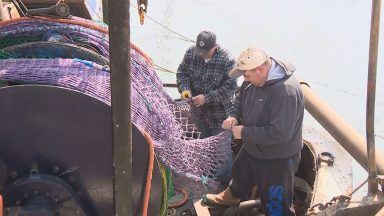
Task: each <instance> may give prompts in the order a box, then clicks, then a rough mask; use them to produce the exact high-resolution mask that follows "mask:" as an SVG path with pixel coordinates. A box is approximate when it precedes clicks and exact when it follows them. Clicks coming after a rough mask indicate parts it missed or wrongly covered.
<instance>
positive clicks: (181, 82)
mask: <svg viewBox="0 0 384 216" xmlns="http://www.w3.org/2000/svg"><path fill="white" fill-rule="evenodd" d="M189 50H190V49H188V50H187V52H186V53H185V55H184V58H183V60H182V61H181V63H180V65H179V67H178V68H177V73H176V84H177V88H178V90H179V92H180V93H182V92H183V91H185V90H188V91H190V90H191V86H190V82H189V69H188V68H189V67H188V63H189V62H190V59H189V58H190V54H189Z"/></svg>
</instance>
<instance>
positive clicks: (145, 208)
mask: <svg viewBox="0 0 384 216" xmlns="http://www.w3.org/2000/svg"><path fill="white" fill-rule="evenodd" d="M141 133H142V134H143V135H144V138H145V140H146V141H147V143H148V148H149V164H148V170H147V179H146V183H145V191H144V200H143V214H142V215H143V216H147V213H148V205H149V197H150V193H151V183H152V174H153V165H154V161H155V147H154V145H153V140H152V138H151V136H150V135H149V134H148V133H147V132H146V131H144V130H141Z"/></svg>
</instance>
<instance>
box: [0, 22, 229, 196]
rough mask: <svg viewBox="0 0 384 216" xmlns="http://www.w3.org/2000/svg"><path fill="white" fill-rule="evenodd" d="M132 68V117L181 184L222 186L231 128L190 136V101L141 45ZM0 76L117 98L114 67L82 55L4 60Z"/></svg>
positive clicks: (106, 98)
mask: <svg viewBox="0 0 384 216" xmlns="http://www.w3.org/2000/svg"><path fill="white" fill-rule="evenodd" d="M0 29H2V28H0ZM69 29H70V28H69ZM20 32H25V31H20ZM96 32H97V31H95V32H94V33H96ZM2 33H3V32H2ZM104 43H107V42H106V41H105V42H104ZM103 46H104V47H107V45H103ZM131 68H132V87H131V91H132V95H131V101H132V121H133V123H134V124H135V125H136V126H137V127H138V128H143V129H144V130H146V131H147V132H148V133H149V134H150V135H151V137H152V138H153V140H154V143H155V151H156V155H157V157H158V158H160V159H161V160H162V161H163V163H164V164H165V165H166V166H167V167H169V168H171V169H172V170H173V171H174V173H175V179H176V184H177V185H178V186H182V187H185V188H186V189H187V190H189V191H191V192H194V193H195V195H196V196H197V195H201V194H202V193H204V192H206V191H208V190H213V189H217V186H218V185H219V184H218V182H217V181H216V178H217V177H218V176H219V175H221V174H222V173H223V172H224V171H225V170H227V168H228V166H229V165H230V162H231V149H230V134H229V133H222V134H220V135H217V136H213V137H210V138H206V139H193V138H190V137H186V133H189V134H195V135H196V134H197V135H198V134H199V132H198V131H196V129H195V127H194V126H193V125H191V124H190V122H189V121H190V120H189V119H188V118H187V117H186V116H188V111H189V106H188V105H187V104H182V103H176V102H174V101H173V100H172V99H171V97H170V96H169V95H168V94H167V93H166V92H165V90H164V89H163V84H162V82H161V81H160V79H159V77H158V76H157V75H156V73H155V71H154V68H153V66H152V65H151V64H150V63H149V62H148V60H147V59H146V58H144V57H143V56H142V55H141V54H140V52H138V51H136V50H135V49H131ZM0 79H2V80H8V81H14V82H22V83H29V84H44V85H54V86H62V87H66V88H70V89H73V90H77V91H80V92H83V93H85V94H87V95H90V96H92V97H94V98H97V99H98V100H100V101H102V102H104V103H106V104H108V105H110V101H111V98H110V97H111V93H110V80H109V79H110V77H109V72H108V71H106V70H104V69H103V67H102V66H100V65H97V64H95V63H91V62H86V61H83V60H78V59H6V60H0ZM205 187H207V188H206V189H205Z"/></svg>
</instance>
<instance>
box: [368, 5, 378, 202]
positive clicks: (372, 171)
mask: <svg viewBox="0 0 384 216" xmlns="http://www.w3.org/2000/svg"><path fill="white" fill-rule="evenodd" d="M380 10H381V0H372V16H371V35H370V44H369V65H368V82H367V109H366V127H367V128H366V136H367V152H368V193H369V194H371V195H375V194H376V193H377V185H378V181H377V179H376V177H377V168H376V158H375V156H376V155H375V97H376V73H377V54H378V45H379V32H380Z"/></svg>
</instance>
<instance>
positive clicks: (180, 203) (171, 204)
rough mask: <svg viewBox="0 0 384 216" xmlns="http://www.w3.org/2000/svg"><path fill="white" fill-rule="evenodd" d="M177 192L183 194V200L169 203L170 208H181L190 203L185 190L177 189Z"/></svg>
mask: <svg viewBox="0 0 384 216" xmlns="http://www.w3.org/2000/svg"><path fill="white" fill-rule="evenodd" d="M175 190H176V191H179V192H181V193H182V194H183V199H182V200H180V201H179V202H177V203H168V208H177V207H180V206H182V205H184V204H185V203H187V201H188V193H187V191H186V190H184V189H183V188H176V189H175Z"/></svg>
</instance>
